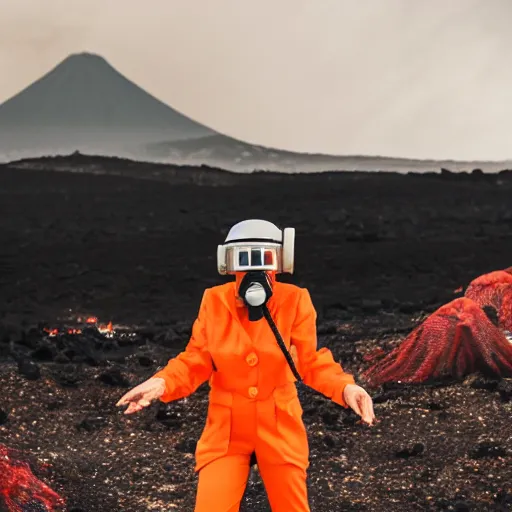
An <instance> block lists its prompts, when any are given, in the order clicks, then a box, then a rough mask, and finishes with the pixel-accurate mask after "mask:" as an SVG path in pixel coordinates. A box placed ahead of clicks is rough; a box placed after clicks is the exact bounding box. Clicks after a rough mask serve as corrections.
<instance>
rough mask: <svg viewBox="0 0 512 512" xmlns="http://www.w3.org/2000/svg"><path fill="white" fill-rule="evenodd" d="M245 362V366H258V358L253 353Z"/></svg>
mask: <svg viewBox="0 0 512 512" xmlns="http://www.w3.org/2000/svg"><path fill="white" fill-rule="evenodd" d="M245 360H246V361H247V364H248V365H249V366H256V365H257V364H258V356H257V355H256V354H255V353H254V352H251V353H250V354H249V355H248V356H247V357H246V358H245Z"/></svg>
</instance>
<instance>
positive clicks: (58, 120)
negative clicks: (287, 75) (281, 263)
mask: <svg viewBox="0 0 512 512" xmlns="http://www.w3.org/2000/svg"><path fill="white" fill-rule="evenodd" d="M75 151H79V152H81V153H86V154H94V155H105V156H120V157H125V158H131V159H135V160H146V161H151V162H162V163H174V164H187V165H203V164H205V165H209V166H213V167H220V168H223V169H226V170H231V171H237V172H250V171H253V170H270V171H280V172H320V171H329V170H361V171H379V170H385V171H398V172H408V171H416V172H425V171H430V172H432V171H434V172H435V171H439V170H440V169H441V168H442V167H446V168H448V169H450V170H452V171H455V172H457V171H472V170H473V169H474V168H481V169H483V170H484V171H487V172H496V171H500V170H503V169H507V168H512V162H509V161H505V162H453V161H436V160H410V159H405V158H404V159H402V158H381V157H375V156H374V157H368V156H364V155H361V156H359V155H340V156H337V155H323V154H307V153H296V152H291V151H284V150H280V149H277V148H268V147H264V146H260V145H256V144H250V143H248V142H244V141H241V140H237V139H235V138H233V137H228V136H225V135H222V134H219V133H217V132H215V131H214V130H212V129H210V128H208V127H207V126H204V125H202V124H201V123H198V122H196V121H194V120H192V119H190V118H189V117H187V116H186V115H185V114H184V113H180V112H178V111H176V110H174V109H173V108H171V107H170V106H168V105H166V104H164V103H163V102H162V101H160V100H158V99H157V98H155V97H153V96H151V95H150V94H148V93H147V92H145V91H144V90H143V89H141V88H140V87H139V86H138V85H136V84H135V83H133V82H132V81H130V80H128V79H127V78H126V77H124V76H123V75H122V74H121V73H119V72H118V71H117V70H116V69H115V68H114V67H113V66H111V65H110V64H109V63H108V62H107V61H106V60H105V59H104V58H102V57H101V56H99V55H95V54H91V53H79V54H73V55H70V56H69V57H67V58H66V59H64V60H63V61H62V62H61V63H60V64H58V65H57V66H56V67H55V68H53V69H52V70H51V71H49V72H48V73H47V74H45V75H44V76H43V77H41V78H40V79H39V80H37V81H35V82H34V83H33V84H31V85H29V86H28V87H26V88H25V89H24V90H22V91H21V92H20V93H18V94H17V95H15V96H14V97H12V98H11V99H9V100H7V101H6V102H4V103H3V104H1V105H0V162H7V161H12V160H18V159H22V158H27V157H38V156H47V155H56V154H59V155H62V154H69V153H73V152H75Z"/></svg>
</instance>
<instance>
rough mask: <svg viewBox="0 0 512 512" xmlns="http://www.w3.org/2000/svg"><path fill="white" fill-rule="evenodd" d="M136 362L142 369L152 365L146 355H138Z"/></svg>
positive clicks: (151, 361)
mask: <svg viewBox="0 0 512 512" xmlns="http://www.w3.org/2000/svg"><path fill="white" fill-rule="evenodd" d="M137 360H138V361H139V364H140V365H141V366H144V367H149V366H152V365H153V360H152V359H151V358H150V357H149V356H146V355H139V356H138V357H137Z"/></svg>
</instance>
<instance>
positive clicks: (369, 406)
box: [343, 384, 375, 425]
mask: <svg viewBox="0 0 512 512" xmlns="http://www.w3.org/2000/svg"><path fill="white" fill-rule="evenodd" d="M343 398H344V399H345V402H346V403H347V405H348V406H349V407H350V408H351V409H353V410H354V411H355V412H356V413H357V414H359V416H361V419H362V421H364V422H365V423H367V424H368V425H372V424H373V422H374V421H375V414H374V412H373V401H372V398H371V396H370V395H369V394H368V393H367V392H366V391H365V390H364V389H363V388H362V387H361V386H358V385H357V384H347V385H346V386H345V389H344V391H343Z"/></svg>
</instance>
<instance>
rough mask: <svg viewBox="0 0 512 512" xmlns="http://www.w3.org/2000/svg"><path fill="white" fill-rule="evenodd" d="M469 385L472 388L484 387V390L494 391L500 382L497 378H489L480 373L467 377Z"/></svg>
mask: <svg viewBox="0 0 512 512" xmlns="http://www.w3.org/2000/svg"><path fill="white" fill-rule="evenodd" d="M467 381H468V383H469V386H470V387H471V388H473V389H485V390H486V391H491V392H494V391H496V389H497V388H498V385H499V383H500V381H499V380H497V379H490V378H487V377H483V376H481V375H475V376H473V377H472V378H470V379H467Z"/></svg>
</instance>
